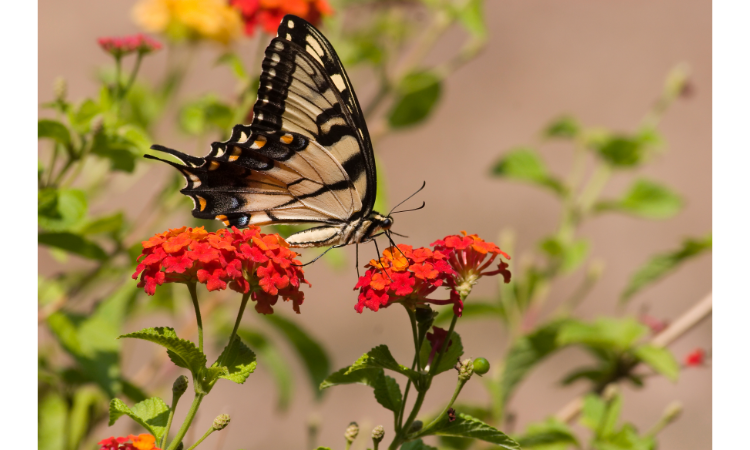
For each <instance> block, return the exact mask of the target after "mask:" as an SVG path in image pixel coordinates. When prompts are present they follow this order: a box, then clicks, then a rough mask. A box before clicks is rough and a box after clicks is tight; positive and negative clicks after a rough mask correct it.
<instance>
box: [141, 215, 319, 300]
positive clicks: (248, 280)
mask: <svg viewBox="0 0 750 450" xmlns="http://www.w3.org/2000/svg"><path fill="white" fill-rule="evenodd" d="M142 244H143V252H142V253H141V255H140V256H139V257H138V262H139V264H138V267H137V269H136V271H135V273H134V274H133V279H138V278H139V277H140V281H139V283H138V287H142V288H144V290H145V291H146V293H147V294H149V295H154V293H155V291H156V286H158V285H162V284H164V283H195V282H199V283H203V284H205V285H206V288H207V289H208V290H209V291H216V290H223V289H226V288H227V287H229V288H230V289H233V290H235V291H237V292H241V293H244V294H246V293H248V292H251V293H252V299H253V301H255V302H256V305H255V309H256V311H258V312H259V313H262V314H273V308H272V306H273V305H275V304H276V302H277V300H278V298H279V296H281V297H283V298H284V300H285V301H286V300H292V302H293V305H294V306H293V308H294V311H296V312H297V313H299V305H301V304H302V302H303V301H304V298H305V297H304V293H303V292H302V291H300V284H301V283H303V282H304V283H307V284H308V285H309V284H310V283H309V282H307V280H305V277H304V273H303V271H302V268H301V267H300V262H299V261H297V260H296V259H294V258H295V257H296V256H297V253H295V252H293V251H291V250H289V244H287V242H286V241H285V240H284V238H282V237H281V236H279V235H278V234H263V233H261V232H260V229H259V228H258V227H250V228H246V229H243V230H238V229H237V228H235V227H232V228H231V229H222V230H219V231H217V232H215V233H209V232H208V231H206V230H205V229H204V228H203V227H200V228H187V227H182V228H177V229H171V230H169V231H165V232H163V233H158V234H156V235H154V236H153V237H152V238H151V239H149V240H147V241H143V243H142Z"/></svg>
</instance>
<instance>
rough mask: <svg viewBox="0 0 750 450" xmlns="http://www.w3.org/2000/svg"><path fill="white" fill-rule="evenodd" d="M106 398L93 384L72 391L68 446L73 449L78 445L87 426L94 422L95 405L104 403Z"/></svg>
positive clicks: (87, 429)
mask: <svg viewBox="0 0 750 450" xmlns="http://www.w3.org/2000/svg"><path fill="white" fill-rule="evenodd" d="M106 400H107V399H106V398H104V396H103V395H102V394H101V391H100V390H99V389H98V388H95V387H93V386H85V387H82V388H79V389H77V390H76V391H75V392H74V394H73V407H72V408H71V409H70V423H69V425H68V448H71V449H74V448H78V447H79V446H80V444H81V442H82V441H83V439H84V438H85V437H86V433H87V432H88V431H89V427H90V426H91V424H92V423H93V422H95V421H94V420H93V417H94V416H96V415H97V414H98V412H97V410H98V408H97V407H98V406H99V404H101V403H106ZM92 412H93V413H94V414H92Z"/></svg>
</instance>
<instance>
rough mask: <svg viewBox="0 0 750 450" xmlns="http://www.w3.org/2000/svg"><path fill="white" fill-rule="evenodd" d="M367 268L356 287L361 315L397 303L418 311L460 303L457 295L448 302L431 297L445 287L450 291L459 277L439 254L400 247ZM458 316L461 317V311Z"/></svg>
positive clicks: (390, 249) (385, 254) (425, 249)
mask: <svg viewBox="0 0 750 450" xmlns="http://www.w3.org/2000/svg"><path fill="white" fill-rule="evenodd" d="M366 267H368V269H367V272H365V274H364V275H363V276H362V277H360V278H359V281H358V282H357V285H356V286H355V287H354V289H359V298H358V301H357V305H356V306H355V307H354V309H356V310H357V312H359V313H361V312H362V311H363V310H364V308H365V307H367V308H369V309H371V310H373V311H377V310H379V309H380V307H387V306H390V305H391V304H393V303H404V304H406V305H407V306H409V307H416V306H417V305H420V304H427V303H432V304H436V305H445V304H449V303H454V302H455V301H456V300H458V294H456V293H455V292H452V294H451V295H450V299H448V300H435V299H430V298H429V297H428V296H429V295H431V294H432V293H433V292H435V291H436V290H437V289H438V288H439V287H441V286H446V287H450V286H451V285H452V283H453V281H452V280H453V279H452V277H453V276H454V275H455V272H454V270H453V269H452V268H451V266H450V264H448V262H447V261H446V256H445V255H444V254H442V253H441V252H439V251H435V252H433V251H432V250H430V249H428V248H424V247H420V248H417V249H413V248H412V247H411V246H410V245H404V244H399V245H398V246H397V247H390V248H387V249H386V250H384V251H383V257H382V258H380V259H377V260H375V259H373V260H371V261H370V262H369V264H367V265H366ZM457 314H459V315H460V311H459V312H457Z"/></svg>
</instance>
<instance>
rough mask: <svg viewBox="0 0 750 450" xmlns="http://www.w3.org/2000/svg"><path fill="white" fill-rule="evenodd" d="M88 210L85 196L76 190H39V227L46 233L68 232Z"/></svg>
mask: <svg viewBox="0 0 750 450" xmlns="http://www.w3.org/2000/svg"><path fill="white" fill-rule="evenodd" d="M87 209H88V203H87V201H86V194H85V193H84V192H83V191H80V190H78V189H53V188H45V189H40V190H39V193H38V215H39V226H40V227H41V228H43V229H44V230H47V231H68V230H69V229H71V228H72V227H74V226H75V225H76V224H78V223H79V222H80V221H81V220H82V219H83V218H84V217H85V216H86V211H87Z"/></svg>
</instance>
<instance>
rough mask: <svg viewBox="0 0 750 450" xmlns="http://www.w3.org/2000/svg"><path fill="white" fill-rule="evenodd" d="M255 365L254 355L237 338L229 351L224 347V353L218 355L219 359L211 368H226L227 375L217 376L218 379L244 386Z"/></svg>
mask: <svg viewBox="0 0 750 450" xmlns="http://www.w3.org/2000/svg"><path fill="white" fill-rule="evenodd" d="M219 364H221V366H219ZM256 365H257V362H256V361H255V353H253V351H252V350H250V349H249V348H248V346H247V345H245V343H244V342H242V340H241V339H240V338H239V336H237V337H235V339H234V342H233V343H232V347H231V349H230V348H229V346H227V347H225V348H224V351H223V352H221V355H219V359H218V360H217V361H216V362H215V363H214V364H213V366H211V367H226V368H227V370H228V372H229V373H228V374H226V375H219V378H224V379H226V380H229V381H233V382H235V383H237V384H244V383H245V380H247V377H249V376H250V374H251V373H253V372H254V371H255V366H256Z"/></svg>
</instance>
